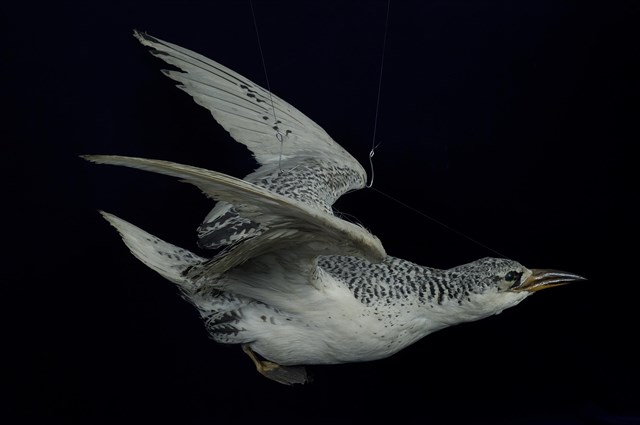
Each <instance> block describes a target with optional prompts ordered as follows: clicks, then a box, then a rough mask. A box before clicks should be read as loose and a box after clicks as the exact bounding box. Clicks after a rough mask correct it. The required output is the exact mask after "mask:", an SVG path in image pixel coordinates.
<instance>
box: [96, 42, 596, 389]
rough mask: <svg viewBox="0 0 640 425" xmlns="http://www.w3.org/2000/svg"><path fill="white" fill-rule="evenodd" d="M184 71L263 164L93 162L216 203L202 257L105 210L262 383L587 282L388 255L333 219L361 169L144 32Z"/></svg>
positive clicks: (510, 265)
mask: <svg viewBox="0 0 640 425" xmlns="http://www.w3.org/2000/svg"><path fill="white" fill-rule="evenodd" d="M134 35H135V37H136V38H137V39H138V40H139V41H140V42H141V43H142V44H143V45H145V46H148V47H149V48H151V52H152V53H153V55H155V56H156V57H158V58H160V59H162V60H164V61H165V62H167V63H168V64H170V65H173V66H175V67H177V68H178V69H179V71H178V70H165V71H163V72H164V74H165V75H167V76H168V77H169V78H172V79H173V80H175V81H177V82H178V87H179V88H181V89H182V90H184V91H185V92H187V93H188V94H189V95H191V96H192V97H193V99H194V100H195V101H196V102H197V103H198V104H199V105H202V106H204V107H205V108H207V109H208V110H209V111H210V112H211V114H212V115H213V117H214V118H215V120H216V121H217V122H218V123H219V124H220V125H222V126H223V127H224V128H225V129H226V130H227V131H228V132H229V133H230V134H231V136H232V137H233V138H234V139H235V140H236V141H238V142H240V143H242V144H244V145H245V146H246V147H247V148H249V150H250V151H251V152H252V153H253V156H254V157H255V159H256V160H257V162H258V163H259V164H260V166H259V167H258V168H257V169H256V170H255V171H254V172H252V173H251V174H249V175H247V176H246V177H245V178H244V179H242V180H241V179H238V178H234V177H231V176H228V175H225V174H221V173H217V172H215V171H209V170H205V169H201V168H196V167H191V166H188V165H181V164H176V163H173V162H168V161H161V160H152V159H143V158H131V157H123V156H111V155H88V156H85V157H84V158H86V159H88V160H89V161H93V162H95V163H100V164H113V165H123V166H127V167H132V168H137V169H141V170H146V171H152V172H156V173H161V174H166V175H169V176H173V177H177V178H179V179H181V180H182V181H184V182H187V183H191V184H193V185H195V186H197V187H198V188H199V189H200V190H201V191H202V192H204V193H205V194H206V195H207V196H209V197H211V198H213V199H214V200H216V201H217V204H216V205H215V207H214V208H213V210H212V211H211V212H210V213H209V214H208V215H207V216H206V218H205V219H204V221H203V223H202V224H201V225H200V227H199V228H198V244H199V246H200V247H202V248H206V249H211V250H215V251H214V255H212V257H211V258H203V257H201V256H199V255H196V254H194V253H192V252H190V251H188V250H186V249H183V248H179V247H177V246H175V245H172V244H170V243H167V242H164V241H162V240H160V239H159V238H157V237H155V236H153V235H151V234H149V233H147V232H145V231H143V230H141V229H140V228H138V227H136V226H134V225H132V224H130V223H128V222H126V221H124V220H122V219H120V218H118V217H116V216H114V215H112V214H108V213H105V212H102V215H103V216H104V218H105V219H107V221H108V222H109V223H111V225H113V227H115V228H116V229H117V231H118V232H119V233H120V235H121V236H122V239H123V240H124V242H125V244H126V245H127V246H128V247H129V249H130V250H131V252H132V253H133V255H135V256H136V257H137V258H138V259H139V260H140V261H142V262H143V263H144V264H146V265H147V266H149V267H150V268H151V269H153V270H155V271H156V272H158V273H159V274H160V275H162V276H163V277H165V278H166V279H168V280H170V281H172V282H173V283H175V284H176V285H177V286H178V288H179V289H180V291H181V292H182V294H183V296H184V298H185V299H187V300H188V301H189V302H191V303H192V304H193V305H194V306H195V307H196V308H197V309H198V311H199V312H200V315H201V316H202V319H203V320H204V322H205V324H206V327H207V329H208V331H209V333H210V335H211V337H212V338H213V339H214V340H215V341H217V342H220V343H225V344H238V345H240V346H241V347H242V349H243V350H244V351H245V352H246V353H247V354H248V355H249V356H250V358H251V359H252V361H253V363H254V364H255V366H256V368H257V370H258V371H259V372H260V373H262V374H263V375H265V376H267V377H268V378H271V379H273V380H275V381H278V382H281V383H284V384H293V383H304V382H306V381H307V379H308V377H307V373H306V370H305V367H304V365H313V364H337V363H348V362H362V361H370V360H376V359H382V358H385V357H388V356H390V355H392V354H394V353H396V352H398V351H399V350H402V349H403V348H405V347H407V346H408V345H410V344H412V343H414V342H416V341H418V340H419V339H421V338H423V337H424V336H426V335H428V334H430V333H432V332H434V331H437V330H439V329H442V328H446V327H448V326H452V325H455V324H458V323H462V322H468V321H473V320H479V319H482V318H485V317H487V316H491V315H494V314H497V313H500V312H501V311H502V310H504V309H506V308H509V307H513V306H515V305H516V304H518V303H520V302H521V301H522V300H524V299H525V298H526V297H528V296H529V295H531V294H533V293H534V292H536V291H538V290H540V289H544V288H549V287H553V286H558V285H563V284H566V283H569V282H573V281H576V280H582V279H583V278H582V277H580V276H578V275H575V274H572V273H566V272H561V271H555V270H548V269H528V268H526V267H524V266H522V265H521V264H519V263H517V262H515V261H512V260H508V259H504V258H483V259H480V260H477V261H474V262H472V263H469V264H465V265H461V266H458V267H454V268H451V269H448V270H439V269H435V268H430V267H423V266H420V265H418V264H414V263H412V262H409V261H405V260H402V259H399V258H394V257H392V256H389V255H387V254H386V253H385V250H384V248H383V246H382V244H381V243H380V241H379V240H378V239H377V238H376V237H375V236H374V235H372V234H371V233H369V232H368V231H367V230H366V229H364V228H363V227H361V226H359V225H356V224H353V223H351V222H348V221H345V220H343V219H341V218H339V217H337V216H335V215H334V214H333V210H332V205H333V203H334V202H335V201H336V200H337V199H338V198H339V197H340V196H341V195H342V194H344V193H346V192H349V191H352V190H356V189H361V188H363V187H364V186H365V184H366V181H367V176H366V173H365V171H364V169H363V168H362V166H361V165H360V164H359V163H358V162H357V161H356V160H355V159H354V158H353V157H352V156H351V155H350V154H349V153H347V151H345V150H344V149H343V148H342V147H340V146H339V145H338V144H337V143H336V142H334V141H333V140H332V139H331V137H330V136H329V135H328V134H327V133H326V132H325V131H324V130H323V129H322V128H320V127H319V126H318V125H317V124H316V123H314V122H313V121H311V120H310V119H309V118H307V117H306V116H305V115H303V114H302V113H301V112H300V111H298V110H297V109H296V108H294V107H293V106H291V105H289V104H288V103H287V102H285V101H283V100H282V99H280V98H278V97H277V96H276V95H274V94H272V93H270V92H269V91H267V90H265V89H263V88H261V87H259V86H258V85H256V84H254V83H253V82H251V81H249V80H247V79H246V78H244V77H242V76H241V75H239V74H237V73H236V72H234V71H232V70H230V69H228V68H226V67H224V66H222V65H220V64H218V63H216V62H214V61H212V60H210V59H207V58H206V57H204V56H201V55H199V54H197V53H194V52H192V51H189V50H187V49H184V48H182V47H179V46H176V45H174V44H171V43H168V42H165V41H162V40H160V39H157V38H155V37H152V36H150V35H147V34H143V33H140V32H137V31H136V32H134Z"/></svg>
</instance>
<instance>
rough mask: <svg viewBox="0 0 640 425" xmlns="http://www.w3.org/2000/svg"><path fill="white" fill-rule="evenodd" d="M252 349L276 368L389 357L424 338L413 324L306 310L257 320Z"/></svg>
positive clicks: (422, 329) (368, 314)
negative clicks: (258, 322)
mask: <svg viewBox="0 0 640 425" xmlns="http://www.w3.org/2000/svg"><path fill="white" fill-rule="evenodd" d="M253 331H254V333H255V335H256V338H255V339H254V342H253V343H252V344H251V348H252V349H253V350H254V351H256V352H258V353H259V354H260V355H262V356H263V357H264V358H266V359H268V360H271V361H273V362H276V363H278V364H281V365H302V364H336V363H351V362H362V361H370V360H377V359H381V358H384V357H388V356H390V355H392V354H394V353H396V352H398V351H399V350H401V349H403V348H404V347H406V346H408V345H410V344H412V343H413V342H415V341H417V340H418V339H420V338H421V337H423V336H424V335H426V333H428V332H425V327H424V324H422V326H421V324H419V323H416V321H401V320H400V321H398V320H396V321H395V322H389V321H388V320H385V319H384V316H381V315H376V314H372V313H371V312H367V311H363V312H361V313H360V314H359V315H357V316H350V315H348V314H346V313H344V312H333V313H331V312H327V311H322V312H313V313H312V312H306V313H305V314H298V315H295V316H293V315H284V316H280V317H278V316H271V317H267V318H265V319H261V323H260V324H258V326H256V327H255V328H254V329H253Z"/></svg>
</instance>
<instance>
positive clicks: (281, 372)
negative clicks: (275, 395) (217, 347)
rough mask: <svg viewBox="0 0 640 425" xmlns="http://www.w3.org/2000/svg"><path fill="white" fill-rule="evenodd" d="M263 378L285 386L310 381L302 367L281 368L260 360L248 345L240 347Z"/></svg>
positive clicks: (275, 364)
mask: <svg viewBox="0 0 640 425" xmlns="http://www.w3.org/2000/svg"><path fill="white" fill-rule="evenodd" d="M242 351H244V352H245V353H246V354H247V355H248V356H249V358H250V359H251V360H252V361H253V364H254V365H255V366H256V370H257V371H258V372H260V373H261V374H262V375H263V376H265V377H267V378H269V379H272V380H274V381H276V382H279V383H281V384H285V385H293V384H304V383H307V382H309V381H310V379H309V376H308V375H307V370H306V369H305V367H304V366H282V365H279V364H277V363H274V362H270V361H268V360H260V359H258V356H256V354H255V353H254V352H253V350H251V348H250V347H249V346H248V345H243V346H242Z"/></svg>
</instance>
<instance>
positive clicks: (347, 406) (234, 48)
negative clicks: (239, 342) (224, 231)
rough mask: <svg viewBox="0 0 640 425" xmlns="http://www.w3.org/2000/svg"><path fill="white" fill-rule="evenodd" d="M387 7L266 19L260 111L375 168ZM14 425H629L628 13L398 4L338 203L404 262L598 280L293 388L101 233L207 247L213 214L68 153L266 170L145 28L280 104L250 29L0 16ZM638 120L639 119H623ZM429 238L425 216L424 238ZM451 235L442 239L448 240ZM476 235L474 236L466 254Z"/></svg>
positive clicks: (633, 124) (241, 18) (277, 10)
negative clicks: (495, 265) (353, 173)
mask: <svg viewBox="0 0 640 425" xmlns="http://www.w3.org/2000/svg"><path fill="white" fill-rule="evenodd" d="M386 6H387V3H386V2H383V1H382V2H381V1H377V2H374V1H371V2H369V1H368V2H355V1H354V2H342V1H296V2H292V1H291V2H290V1H274V2H265V1H258V0H256V1H255V2H254V9H255V16H256V19H257V23H258V27H259V34H260V41H261V43H262V48H263V51H264V58H265V63H266V68H267V71H268V76H269V82H270V87H271V89H272V91H273V92H275V93H277V94H278V95H279V96H280V97H282V98H283V99H285V100H287V101H288V102H290V103H291V104H293V105H294V106H296V107H297V108H298V109H300V110H301V111H303V112H304V113H305V114H307V115H308V116H309V117H310V118H312V119H313V120H315V121H316V122H317V123H318V124H320V125H321V126H322V127H323V128H324V129H326V130H327V131H328V132H329V134H331V135H332V137H333V138H334V139H335V140H336V141H337V142H338V143H340V144H341V145H342V146H344V147H345V148H346V149H347V150H349V151H350V152H351V153H352V154H353V155H354V156H355V157H356V158H357V159H358V160H359V161H360V162H361V163H363V164H365V165H366V164H368V152H369V150H370V146H371V142H372V137H373V127H374V117H375V109H376V108H375V105H376V94H377V86H378V78H379V72H380V63H381V56H382V42H383V35H384V29H385V26H384V22H385V11H386ZM3 7H4V10H3V11H2V18H1V19H2V22H1V26H0V27H1V28H2V32H3V37H2V46H1V48H0V49H1V52H2V59H1V60H2V62H3V64H2V71H1V72H2V100H3V103H4V111H3V124H2V129H1V130H0V131H1V132H2V133H1V134H0V137H1V140H2V151H3V155H2V158H3V162H4V167H3V169H4V171H5V172H6V173H7V176H6V177H5V179H4V186H5V200H7V203H6V204H5V206H4V207H3V215H5V219H4V220H3V223H4V225H5V232H4V233H5V235H6V234H8V235H9V237H8V238H6V237H5V238H4V243H3V245H4V248H5V250H6V252H5V254H3V257H4V259H5V266H4V268H3V269H4V272H3V275H4V276H3V281H4V285H3V292H4V295H3V300H4V301H5V302H6V306H5V308H4V309H3V311H4V312H5V313H8V314H7V316H8V317H7V319H6V320H5V321H4V324H5V328H6V330H5V332H4V335H3V339H4V340H5V343H4V344H3V346H4V350H3V351H5V352H6V353H8V354H9V356H8V360H6V361H5V366H6V373H5V376H6V377H8V380H5V382H6V383H8V385H9V387H10V390H9V391H10V394H12V397H9V398H8V399H5V401H7V403H8V404H9V409H3V410H4V412H5V414H7V413H8V414H10V415H14V417H13V418H12V419H11V421H9V422H7V423H31V422H32V421H34V420H41V421H44V422H43V423H91V424H96V423H97V424H102V423H105V424H106V423H121V424H124V423H180V424H219V423H232V422H233V423H275V421H276V420H277V421H279V422H281V423H309V424H325V423H327V424H334V423H340V424H342V423H372V422H373V423H378V422H382V421H393V423H410V424H418V423H429V424H439V423H445V424H449V423H452V424H453V423H468V424H475V423H487V424H493V423H519V424H529V423H536V424H537V423H551V424H579V423H607V424H628V423H637V421H638V420H639V418H640V389H639V388H640V385H639V381H638V380H639V378H640V373H639V366H638V360H639V350H638V349H637V348H636V346H637V343H638V318H637V312H638V307H637V297H636V295H635V294H634V292H637V291H636V287H637V285H638V263H637V255H636V254H637V251H638V249H637V242H636V240H637V239H636V238H635V236H634V231H635V228H636V227H637V226H636V222H635V219H636V218H637V214H636V213H635V212H634V210H633V208H634V206H633V204H634V203H635V202H637V198H638V196H637V194H638V192H637V183H635V182H634V176H635V175H636V174H637V173H636V172H635V171H636V168H637V165H636V162H637V160H636V158H637V156H636V155H634V154H632V150H631V148H632V146H633V144H635V142H637V140H638V129H637V126H638V119H637V104H638V94H639V92H638V88H639V87H638V75H639V71H640V67H639V66H638V41H639V40H640V38H639V37H638V35H639V32H640V30H639V26H638V18H639V17H640V16H639V15H640V14H639V13H638V4H637V2H635V3H632V2H629V3H622V2H604V1H603V2H598V3H588V2H567V1H528V0H527V1H519V2H506V1H503V2H499V1H495V2H484V1H482V2H472V1H466V2H465V1H414V2H400V1H393V2H392V4H391V12H390V20H389V28H388V30H389V31H388V37H387V49H386V57H385V62H384V74H383V79H382V90H381V101H380V112H379V118H378V124H377V128H378V131H377V137H376V139H377V142H381V145H380V146H379V148H378V149H377V151H376V155H375V157H374V162H375V182H374V187H375V189H376V190H378V191H381V192H384V193H386V194H388V195H390V196H392V197H394V198H397V199H398V200H401V201H402V202H404V203H406V204H408V205H409V206H411V208H413V209H415V210H417V211H419V212H420V213H417V212H415V211H413V210H411V209H408V208H406V207H404V206H402V205H400V204H398V203H396V202H394V201H391V200H390V199H389V198H388V197H386V196H384V195H382V194H380V193H379V192H376V191H373V190H362V191H359V192H357V193H353V194H350V195H348V196H346V197H344V198H343V199H341V200H339V202H338V203H337V205H336V207H337V209H339V210H340V211H342V212H345V213H349V214H352V215H354V216H355V217H356V218H357V219H358V220H360V221H361V222H363V223H364V224H365V225H366V226H367V227H368V228H369V229H370V230H371V231H372V232H373V233H375V234H376V235H378V236H379V237H380V239H381V240H382V241H383V243H384V244H385V247H386V249H387V252H389V253H390V254H391V255H394V256H398V257H403V258H406V259H409V260H412V261H415V262H417V263H420V264H425V265H429V266H433V267H440V268H447V267H451V266H454V265H457V264H461V263H465V262H468V261H472V260H474V259H476V258H479V257H483V256H491V255H496V254H494V253H493V252H492V251H490V250H489V249H487V248H485V247H483V246H482V245H479V244H477V243H474V242H472V241H471V240H470V239H469V238H471V239H474V240H477V241H479V242H481V244H483V245H486V246H487V247H490V248H491V249H493V250H496V251H498V252H500V253H502V254H503V255H506V256H508V257H510V258H513V259H517V260H518V261H520V262H521V263H523V264H525V265H526V266H528V267H550V268H558V269H563V270H568V271H572V272H576V273H579V274H581V275H584V276H586V277H588V278H589V281H588V282H585V283H580V284H575V285H574V286H566V287H562V288H558V289H553V290H549V291H543V292H541V293H539V294H536V295H535V296H533V297H531V298H529V299H527V300H526V301H525V302H523V303H522V304H521V305H519V306H518V307H516V308H514V309H511V310H508V311H505V312H503V313H502V314H500V315H498V316H495V317H492V318H489V319H486V320H483V321H480V322H476V323H470V324H465V325H461V326H458V327H454V328H450V329H447V330H444V331H441V332H438V333H436V334H433V335H430V336H428V337H427V338H425V339H423V340H422V341H420V342H418V343H416V344H415V345H413V346H411V347H409V348H408V349H406V350H404V351H403V352H401V353H398V354H397V355H395V356H392V357H391V358H388V359H385V360H382V361H377V362H371V363H361V364H350V365H339V366H322V367H321V366H316V367H311V372H312V373H313V375H314V376H315V382H314V383H312V384H311V385H306V386H302V387H285V386H281V385H279V384H276V383H274V382H271V381H268V380H266V379H264V378H263V377H261V376H260V375H259V374H257V373H256V372H255V370H254V369H253V366H252V364H251V363H250V361H249V360H248V358H246V356H244V354H242V353H241V351H240V349H239V348H238V347H229V346H221V345H218V344H215V343H213V342H212V341H210V340H209V339H208V337H207V334H206V332H205V329H204V326H203V325H202V324H201V322H200V320H199V318H198V315H197V313H196V312H195V310H193V309H192V308H191V307H190V306H189V305H188V304H187V303H186V302H184V301H182V300H181V299H180V298H179V296H178V295H177V291H176V289H175V288H174V287H173V286H172V285H171V284H170V283H169V282H167V281H164V280H163V279H162V278H161V277H159V276H158V275H156V274H155V273H153V272H152V271H150V270H148V269H147V268H145V267H144V266H143V265H142V264H141V263H139V262H137V260H135V259H134V258H133V257H132V256H131V255H130V254H129V253H128V251H127V249H126V248H125V247H124V245H123V244H122V243H121V242H120V240H119V238H118V237H117V235H116V233H115V232H114V231H113V229H111V228H110V227H109V226H108V225H107V224H106V223H105V222H104V221H103V220H102V219H101V218H100V217H99V215H98V214H97V212H96V210H97V209H104V210H107V211H109V212H112V213H115V214H117V215H119V216H121V217H123V218H125V219H126V220H128V221H131V222H132V223H135V224H137V225H139V226H141V227H142V228H144V229H146V230H148V231H150V232H151V233H154V234H156V235H158V236H160V237H161V238H163V239H165V240H168V241H171V242H173V243H176V244H178V245H181V246H184V247H187V248H190V249H194V250H195V249H196V248H195V227H196V226H197V225H198V223H199V222H200V220H201V219H202V218H203V217H204V215H205V214H206V213H207V212H208V210H209V209H210V208H211V207H212V203H211V201H209V200H207V199H205V198H204V197H203V196H201V194H199V193H198V191H197V190H196V189H194V188H192V187H189V186H185V185H183V184H181V183H178V182H175V181H173V180H171V179H169V178H166V177H162V176H156V175H151V174H147V173H142V172H137V171H133V170H127V169H118V168H116V167H105V166H95V165H91V164H88V163H85V162H84V161H82V160H80V159H78V157H77V155H79V154H85V153H94V154H101V153H105V154H121V155H136V156H143V157H150V158H160V159H168V160H172V161H176V162H181V163H186V164H192V165H196V166H202V167H205V168H209V169H213V170H218V171H222V172H225V173H229V174H232V175H235V176H243V175H245V174H246V173H248V172H249V171H251V170H252V169H253V167H254V163H253V161H252V159H251V157H250V155H249V154H248V152H247V151H246V149H244V147H242V146H241V145H239V144H237V143H234V142H233V141H232V139H231V138H230V137H229V136H228V134H226V133H225V132H224V130H222V129H221V128H220V127H219V126H218V125H217V124H216V123H215V122H214V121H213V119H212V118H211V117H210V115H209V113H208V112H207V111H206V110H204V109H203V108H200V107H198V106H197V105H196V104H195V103H193V102H192V101H191V99H190V98H189V97H188V96H187V95H185V94H184V93H182V92H181V91H179V90H177V89H175V88H173V83H172V82H171V81H170V80H169V79H167V78H165V77H163V76H162V75H161V74H160V72H159V69H161V68H162V67H163V64H162V63H161V61H159V60H157V59H155V58H152V57H151V56H150V55H149V54H148V53H147V52H146V49H145V48H143V47H142V46H141V45H139V44H138V43H137V41H136V40H135V39H134V38H133V37H132V35H131V34H132V30H133V28H138V29H140V30H143V31H147V32H149V33H150V34H152V35H155V36H157V37H160V38H162V39H165V40H167V41H171V42H173V43H176V44H179V45H182V46H184V47H186V48H189V49H192V50H195V51H197V52H200V53H202V54H204V55H206V56H209V57H211V58H212V59H214V60H216V61H219V62H221V63H223V64H225V65H226V66H228V67H230V68H232V69H234V70H236V71H237V72H239V73H241V74H243V75H245V76H246V77H248V78H249V79H251V80H253V81H254V82H256V83H258V84H260V85H263V86H264V85H266V82H265V75H264V70H263V66H262V62H261V58H260V51H259V49H258V43H257V38H256V32H255V28H254V24H253V20H252V14H251V9H250V7H249V3H248V2H245V1H239V2H231V1H224V2H220V1H209V2H195V1H184V2H177V1H176V2H168V1H156V2H151V1H148V2H135V3H127V2H119V3H118V2H114V3H99V2H86V3H72V2H63V3H61V4H60V3H58V2H56V3H55V5H54V4H48V5H44V4H37V3H31V4H29V3H23V4H22V5H21V6H16V5H13V6H11V7H7V6H3ZM634 107H635V108H636V109H635V110H634ZM426 216H428V217H431V219H430V218H427V217H426ZM434 219H435V220H437V221H440V222H443V223H445V224H446V225H447V226H448V227H449V228H451V229H455V230H456V231H457V232H459V233H456V231H453V230H451V229H449V228H446V227H443V226H441V225H439V224H437V223H436V222H435V221H434ZM461 234H462V235H465V236H461Z"/></svg>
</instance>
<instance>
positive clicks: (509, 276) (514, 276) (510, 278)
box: [504, 270, 522, 282]
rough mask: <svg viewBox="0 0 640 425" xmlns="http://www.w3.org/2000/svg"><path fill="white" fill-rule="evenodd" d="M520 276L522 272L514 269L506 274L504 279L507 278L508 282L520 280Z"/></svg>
mask: <svg viewBox="0 0 640 425" xmlns="http://www.w3.org/2000/svg"><path fill="white" fill-rule="evenodd" d="M520 276H522V273H518V272H517V271H514V270H512V271H510V272H509V273H507V274H506V275H505V276H504V280H506V281H507V282H514V281H516V280H519V279H520Z"/></svg>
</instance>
